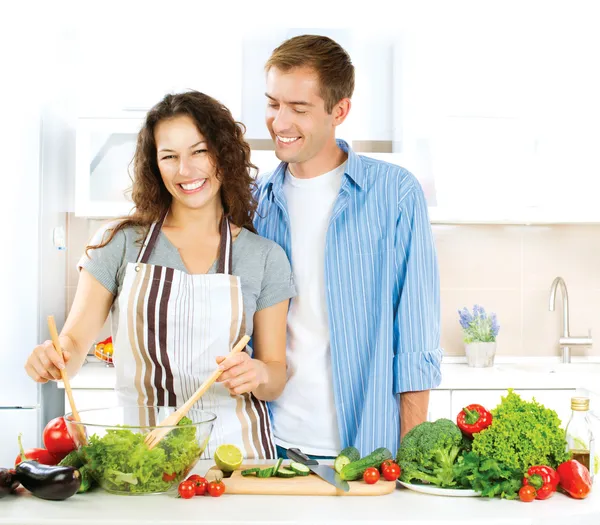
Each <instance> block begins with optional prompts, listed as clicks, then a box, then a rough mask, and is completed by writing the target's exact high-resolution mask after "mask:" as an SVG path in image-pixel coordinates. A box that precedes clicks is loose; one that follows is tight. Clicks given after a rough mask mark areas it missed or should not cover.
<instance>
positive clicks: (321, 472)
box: [287, 448, 350, 492]
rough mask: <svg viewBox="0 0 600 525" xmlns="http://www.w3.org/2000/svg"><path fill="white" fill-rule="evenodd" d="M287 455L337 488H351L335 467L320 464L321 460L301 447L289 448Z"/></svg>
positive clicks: (346, 489) (347, 489) (344, 489)
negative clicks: (314, 457)
mask: <svg viewBox="0 0 600 525" xmlns="http://www.w3.org/2000/svg"><path fill="white" fill-rule="evenodd" d="M287 456H288V458H289V459H291V460H292V461H296V462H298V463H302V464H303V465H306V466H307V467H308V468H309V469H310V470H311V471H312V472H314V473H315V474H316V475H317V476H319V477H320V478H321V479H323V480H325V481H326V482H327V483H330V484H331V485H333V486H334V487H335V488H337V489H340V490H343V491H344V492H348V491H349V490H350V485H348V482H347V481H344V480H343V479H342V478H341V477H340V475H339V474H338V473H337V472H336V471H335V470H333V468H331V467H329V466H327V465H319V462H318V461H317V460H316V459H310V458H309V457H308V456H307V455H306V454H304V453H303V452H302V451H301V450H300V449H299V448H288V450H287Z"/></svg>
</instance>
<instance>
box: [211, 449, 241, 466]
mask: <svg viewBox="0 0 600 525" xmlns="http://www.w3.org/2000/svg"><path fill="white" fill-rule="evenodd" d="M242 461H244V456H243V455H242V451H241V450H240V449H239V448H237V447H236V446H235V445H219V446H218V447H217V450H215V463H216V465H217V467H219V468H220V469H221V470H222V471H223V472H233V471H234V470H236V469H237V468H239V467H240V465H241V464H242Z"/></svg>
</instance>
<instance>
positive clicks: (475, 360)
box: [465, 341, 496, 368]
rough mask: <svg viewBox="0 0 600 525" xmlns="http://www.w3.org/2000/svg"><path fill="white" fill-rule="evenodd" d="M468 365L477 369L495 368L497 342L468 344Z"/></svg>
mask: <svg viewBox="0 0 600 525" xmlns="http://www.w3.org/2000/svg"><path fill="white" fill-rule="evenodd" d="M465 354H466V356H467V364H468V365H469V366H472V367H475V368H486V367H489V366H494V356H495V355H496V342H495V341H494V342H489V343H467V344H466V345H465Z"/></svg>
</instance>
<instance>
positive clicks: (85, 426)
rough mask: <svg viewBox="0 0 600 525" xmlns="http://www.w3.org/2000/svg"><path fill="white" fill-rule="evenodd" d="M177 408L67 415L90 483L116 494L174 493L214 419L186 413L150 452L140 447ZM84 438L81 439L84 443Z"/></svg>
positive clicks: (200, 413)
mask: <svg viewBox="0 0 600 525" xmlns="http://www.w3.org/2000/svg"><path fill="white" fill-rule="evenodd" d="M175 410H176V408H175V407H151V406H120V407H112V408H100V409H90V410H82V411H80V412H79V417H80V419H81V421H80V422H76V421H74V420H73V417H72V414H68V415H67V416H65V422H66V424H67V428H68V430H69V433H70V434H71V436H72V437H73V439H74V441H75V443H76V444H77V455H78V456H79V459H80V460H81V462H82V463H83V464H84V465H85V467H86V470H88V471H89V474H90V475H91V477H92V478H93V480H94V481H96V482H97V483H98V485H100V486H101V487H102V488H103V489H104V490H106V491H108V492H111V493H114V494H162V493H165V492H169V491H170V490H176V489H177V485H178V484H179V482H180V481H181V480H183V479H185V477H186V476H187V474H188V473H189V472H190V470H191V469H192V468H193V467H194V465H195V464H196V463H197V461H198V460H199V459H200V456H201V455H202V453H203V452H204V449H205V448H206V445H207V443H208V440H209V438H210V435H211V432H212V429H213V425H214V422H215V420H216V418H217V416H216V415H215V414H214V413H212V412H208V411H206V410H190V411H189V412H188V414H187V416H186V417H184V418H182V419H181V421H179V423H178V424H177V425H174V426H171V427H169V428H170V429H171V430H170V431H169V432H168V434H167V435H166V436H165V437H164V438H163V439H162V440H161V441H160V442H159V443H158V444H157V445H156V446H155V447H154V448H152V449H149V448H148V446H147V445H146V444H145V443H144V439H145V437H146V435H147V434H148V433H149V432H152V430H154V429H155V428H156V427H157V426H158V425H160V423H161V422H162V421H164V420H165V419H166V418H167V417H169V416H170V415H171V414H172V413H173V412H174V411H175ZM83 436H85V440H84V439H83Z"/></svg>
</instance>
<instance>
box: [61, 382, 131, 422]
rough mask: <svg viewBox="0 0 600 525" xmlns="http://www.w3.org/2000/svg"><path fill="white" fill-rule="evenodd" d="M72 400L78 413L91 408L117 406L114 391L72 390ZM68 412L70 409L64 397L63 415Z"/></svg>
mask: <svg viewBox="0 0 600 525" xmlns="http://www.w3.org/2000/svg"><path fill="white" fill-rule="evenodd" d="M73 398H74V399H75V404H76V405H77V411H78V412H81V411H82V410H89V409H93V408H109V407H114V406H117V405H118V404H119V403H118V400H117V393H116V392H115V391H114V390H100V389H98V390H91V389H90V390H85V389H82V390H79V389H74V390H73ZM70 412H71V407H70V406H69V400H68V399H67V397H66V396H65V414H69V413H70ZM83 419H84V418H83V416H82V420H83Z"/></svg>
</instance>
